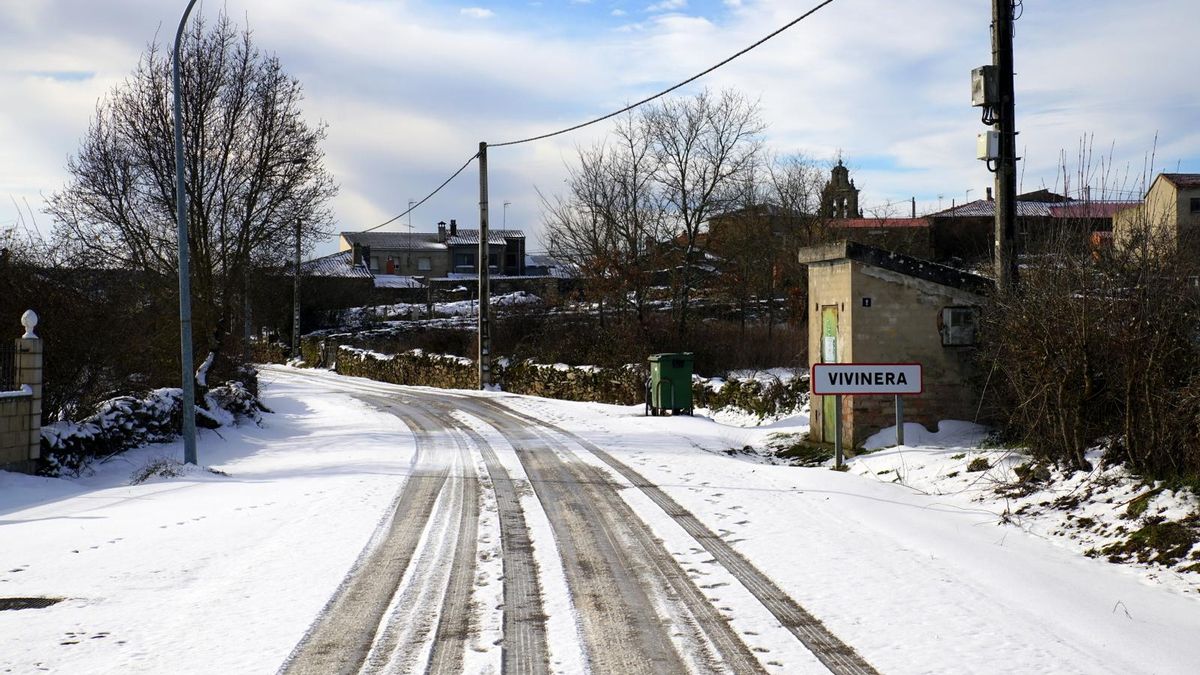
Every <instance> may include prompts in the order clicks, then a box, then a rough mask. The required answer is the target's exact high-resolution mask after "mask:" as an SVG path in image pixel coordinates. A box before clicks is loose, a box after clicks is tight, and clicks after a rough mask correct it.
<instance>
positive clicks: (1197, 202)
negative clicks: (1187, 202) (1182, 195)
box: [1191, 197, 1200, 215]
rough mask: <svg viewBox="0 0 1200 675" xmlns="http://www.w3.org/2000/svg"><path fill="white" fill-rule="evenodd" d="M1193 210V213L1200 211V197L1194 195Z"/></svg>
mask: <svg viewBox="0 0 1200 675" xmlns="http://www.w3.org/2000/svg"><path fill="white" fill-rule="evenodd" d="M1191 210H1192V214H1193V215H1195V214H1197V213H1200V197H1192V199H1191Z"/></svg>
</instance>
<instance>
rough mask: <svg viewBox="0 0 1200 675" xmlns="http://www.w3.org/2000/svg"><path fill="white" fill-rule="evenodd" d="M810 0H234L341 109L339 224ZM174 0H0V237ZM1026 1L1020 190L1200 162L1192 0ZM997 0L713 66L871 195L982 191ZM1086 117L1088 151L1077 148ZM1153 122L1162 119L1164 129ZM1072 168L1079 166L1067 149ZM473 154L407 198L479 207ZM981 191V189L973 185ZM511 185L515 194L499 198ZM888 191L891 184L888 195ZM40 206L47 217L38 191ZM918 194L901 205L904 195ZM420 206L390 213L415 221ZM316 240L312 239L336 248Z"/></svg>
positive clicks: (920, 7) (498, 179) (791, 43)
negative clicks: (985, 75) (1084, 161)
mask: <svg viewBox="0 0 1200 675" xmlns="http://www.w3.org/2000/svg"><path fill="white" fill-rule="evenodd" d="M815 4H816V0H811V2H810V1H801V2H783V1H774V0H741V1H740V2H738V1H734V0H726V1H724V2H722V1H719V0H707V1H704V2H701V1H698V0H687V1H686V2H685V1H683V0H665V1H662V0H660V1H658V2H655V1H654V0H643V1H642V2H633V1H630V0H592V1H591V2H581V1H579V0H576V1H573V2H572V1H567V0H563V1H558V2H553V1H549V0H545V1H542V2H484V1H483V0H469V1H468V2H462V3H453V2H450V3H447V2H419V1H389V0H222V1H221V2H203V3H202V4H201V5H199V6H198V10H197V11H198V12H200V13H202V14H204V15H206V16H210V17H211V16H214V15H215V14H216V12H217V11H218V10H219V9H220V8H221V7H226V8H227V9H228V11H229V12H230V13H231V14H233V15H235V16H236V17H238V19H239V20H240V21H243V22H244V21H246V20H248V21H249V23H250V26H251V27H252V28H253V30H254V31H255V33H256V37H257V40H258V43H259V46H260V47H262V48H264V49H267V50H271V51H274V52H276V53H278V54H279V56H280V58H281V60H282V61H283V63H284V65H285V67H286V68H287V69H288V70H289V72H291V73H292V74H294V75H296V76H297V77H299V78H300V80H301V81H302V82H303V84H304V87H305V92H306V96H307V100H306V104H305V110H306V114H307V115H308V116H309V117H310V119H311V120H313V121H316V120H323V121H325V122H327V123H328V124H329V140H328V142H327V144H326V146H325V149H326V152H327V161H328V166H329V168H330V169H331V170H332V171H333V173H334V174H335V176H336V177H337V179H338V181H339V182H340V184H341V187H342V191H341V194H340V195H339V197H338V198H337V200H336V201H335V203H334V211H335V214H336V217H337V220H338V223H337V226H336V229H342V230H355V229H363V228H365V227H370V226H373V225H376V224H378V223H380V222H382V221H384V220H387V219H388V218H390V217H391V216H394V215H396V214H397V213H399V212H401V211H403V210H404V209H405V208H406V207H407V203H408V201H409V200H410V199H417V198H420V197H422V196H424V195H425V194H426V193H427V192H428V191H429V190H431V189H432V188H433V187H435V186H436V185H437V184H438V183H440V182H441V181H442V180H443V179H444V178H445V177H446V176H447V175H448V174H449V173H450V172H452V171H453V170H454V169H456V168H457V167H458V166H459V165H461V164H462V162H463V161H464V160H465V159H466V158H467V157H469V156H470V155H471V154H473V153H474V152H475V149H476V147H477V145H478V143H479V141H481V140H486V141H489V142H493V143H495V142H500V141H503V140H510V139H512V138H515V137H524V136H527V135H531V134H535V133H540V132H544V131H548V130H552V129H557V128H559V127H562V126H568V125H571V124H574V123H577V122H580V121H583V120H584V119H589V118H591V117H594V116H597V115H600V114H604V113H606V112H609V111H610V110H612V109H615V108H618V107H621V106H622V105H623V104H625V103H627V102H630V101H633V100H637V99H639V98H642V97H643V96H645V95H648V94H650V93H653V92H654V91H656V90H658V89H660V88H662V87H663V86H664V85H667V84H672V83H674V82H676V81H678V80H682V79H684V78H686V77H688V76H690V75H692V74H694V73H695V72H698V71H700V70H702V69H704V68H706V67H708V66H709V65H711V64H713V63H715V62H716V61H718V60H720V59H722V58H724V57H725V56H727V55H729V54H731V53H733V52H734V51H737V50H738V49H740V48H741V47H743V46H745V45H747V44H750V43H751V42H753V41H755V40H757V39H758V38H759V37H761V36H763V35H765V34H766V33H769V32H771V31H772V30H774V29H776V28H777V27H779V26H781V25H783V24H784V23H786V22H788V21H790V20H791V19H792V18H794V17H796V16H798V15H799V14H801V13H803V12H804V11H806V10H807V9H808V8H810V7H812V6H813V5H815ZM185 5H186V2H184V1H182V0H177V1H176V0H172V1H170V2H167V1H164V0H105V1H104V2H95V1H94V0H0V92H3V100H4V101H5V104H4V105H3V106H0V236H2V234H3V231H4V230H6V229H10V228H12V227H14V226H17V225H18V224H20V223H22V222H23V223H25V224H26V225H28V224H29V223H31V222H32V221H36V223H37V225H38V227H39V228H40V229H42V230H43V231H48V230H49V229H50V219H49V216H47V215H45V214H44V213H42V212H41V208H42V204H43V203H44V199H45V197H46V196H48V195H49V194H51V193H53V192H54V191H55V190H57V189H59V188H61V186H62V185H63V183H64V181H65V180H66V173H65V170H64V166H65V164H66V161H67V157H68V156H69V155H70V154H71V153H73V152H74V151H75V149H76V147H77V145H78V143H79V139H80V137H81V136H82V135H83V134H84V132H85V131H86V129H87V125H88V121H89V119H90V117H91V115H92V114H93V112H94V108H95V103H96V101H97V99H98V98H99V97H101V96H103V95H104V94H105V93H106V92H107V91H108V90H110V89H111V88H112V87H113V86H115V85H117V84H118V83H119V82H120V81H121V80H122V79H123V78H124V77H125V76H126V75H127V74H128V73H129V72H130V70H132V68H133V67H134V65H135V63H136V61H137V58H138V55H139V54H140V52H141V51H142V50H143V48H144V47H145V45H146V44H147V43H148V42H149V41H151V40H153V39H155V37H156V35H157V36H158V38H159V39H160V41H161V40H162V39H165V37H167V36H168V35H171V34H173V30H174V26H175V24H176V22H177V21H178V19H179V15H180V13H182V11H183V8H184V6H185ZM1024 5H1025V6H1024V10H1023V11H1024V14H1023V16H1022V17H1021V19H1020V20H1019V21H1018V22H1017V32H1016V42H1015V46H1016V57H1015V61H1016V69H1017V78H1016V86H1017V117H1018V119H1017V126H1018V130H1019V131H1020V132H1021V135H1020V137H1019V139H1018V147H1019V150H1020V152H1021V154H1022V155H1023V157H1024V161H1023V162H1022V166H1021V167H1020V178H1021V181H1022V188H1023V189H1025V190H1032V189H1037V188H1040V187H1043V186H1044V187H1050V188H1052V189H1057V190H1059V191H1062V189H1063V182H1064V181H1063V175H1064V173H1065V174H1066V175H1067V176H1068V177H1069V183H1070V185H1069V189H1070V190H1072V191H1074V190H1075V189H1077V188H1078V187H1079V186H1080V185H1081V184H1083V183H1087V184H1089V185H1091V187H1092V188H1093V190H1092V193H1093V195H1095V194H1097V193H1098V192H1099V191H1100V190H1108V191H1110V192H1115V191H1116V190H1118V189H1119V190H1125V191H1133V192H1136V191H1137V190H1138V189H1139V188H1140V185H1141V180H1142V176H1143V174H1144V173H1145V172H1146V170H1147V166H1148V165H1149V157H1150V155H1151V153H1152V152H1153V159H1154V161H1153V168H1154V169H1156V170H1170V171H1174V170H1180V171H1193V172H1200V125H1197V123H1196V120H1198V119H1200V92H1198V91H1197V90H1196V89H1195V83H1194V76H1195V73H1197V72H1200V50H1197V49H1195V48H1194V46H1193V44H1194V37H1193V33H1194V31H1195V27H1196V26H1198V25H1200V3H1197V2H1195V0H1144V1H1143V2H1138V3H1131V2H1119V1H1117V0H1025V2H1024ZM990 6H991V3H990V0H912V1H908V2H895V1H893V0H835V2H834V3H833V4H831V5H830V6H828V7H826V8H825V9H823V10H821V11H820V12H819V13H817V14H816V15H814V16H813V17H812V18H811V19H809V20H807V21H805V22H802V23H801V24H799V25H797V26H795V27H794V28H792V29H791V30H789V31H787V32H785V33H783V34H782V35H780V36H779V37H777V38H775V39H774V40H772V41H771V42H769V43H767V44H766V45H764V46H763V47H762V48H760V49H758V50H755V51H754V52H751V53H750V54H748V55H746V56H744V57H742V58H741V59H739V60H737V61H735V62H734V63H732V64H730V65H729V66H726V67H725V68H723V69H721V70H719V71H717V72H716V73H713V74H712V75H710V76H708V77H706V78H704V79H703V80H701V81H700V82H699V83H697V85H696V86H695V87H691V88H689V89H687V90H685V92H691V93H694V92H695V91H696V90H697V89H698V88H699V87H703V86H708V87H711V88H722V87H734V88H737V89H739V90H740V91H742V92H743V93H745V94H746V95H747V96H749V97H752V98H757V99H758V100H759V101H760V102H761V108H762V114H763V117H764V119H765V121H766V122H767V124H768V125H769V126H768V130H767V134H766V143H767V145H768V147H769V148H771V149H772V150H774V151H776V152H779V153H793V152H802V153H804V154H805V155H807V156H809V157H812V158H814V159H816V160H818V161H820V162H828V161H830V160H831V159H832V158H834V157H836V156H837V155H838V154H839V153H840V154H841V155H842V156H843V157H844V158H845V160H846V163H847V165H849V166H850V167H851V170H852V176H853V177H854V178H855V179H856V182H857V184H858V185H859V187H860V188H862V191H863V192H862V203H863V205H864V207H865V209H866V210H867V211H868V212H869V213H870V212H877V213H892V212H895V211H897V210H899V209H903V205H902V206H901V207H897V206H894V204H897V203H902V202H905V201H907V200H908V199H909V198H910V197H916V199H917V203H918V211H920V212H927V211H932V210H935V209H937V208H938V207H939V206H949V204H950V201H951V200H956V201H962V200H963V199H966V198H967V197H968V196H969V197H970V198H971V199H975V198H979V197H980V196H982V194H983V192H984V188H985V187H986V186H988V185H990V184H991V178H992V177H991V175H990V174H988V173H987V171H986V170H985V169H984V167H983V165H982V163H980V162H978V161H976V160H975V159H974V152H975V147H974V146H975V135H976V134H977V133H978V132H979V131H980V130H982V126H981V125H980V123H979V116H978V111H977V110H976V109H974V108H971V107H970V105H969V73H970V70H971V68H973V67H975V66H978V65H981V64H984V63H987V62H990V59H991V55H990V45H989V37H988V36H989V32H988V24H989V21H990ZM608 129H609V127H608V126H607V125H604V124H601V125H598V126H595V127H591V128H589V129H586V130H582V131H580V132H576V133H573V134H571V135H568V136H561V137H557V138H555V139H552V140H549V141H545V142H541V143H536V144H530V145H525V146H519V147H516V148H509V149H496V150H494V151H493V152H492V153H491V155H490V163H491V170H492V173H491V176H490V192H491V200H492V203H493V204H492V205H493V223H494V224H499V223H500V222H501V221H502V220H503V219H506V220H507V224H508V225H509V226H510V227H522V228H525V229H527V230H528V231H529V232H530V233H531V236H532V237H533V242H534V243H533V244H532V245H531V248H534V249H536V248H539V245H538V243H537V240H538V236H539V233H540V231H541V212H540V208H539V202H538V196H537V190H539V189H540V190H541V191H542V192H544V193H547V194H554V193H556V192H558V191H560V190H561V188H562V181H563V179H564V177H565V176H566V167H567V166H569V165H570V164H571V163H572V161H573V157H574V154H575V151H576V149H577V148H578V147H581V146H587V145H590V144H592V143H594V142H596V141H597V140H599V139H601V138H602V137H603V136H604V134H605V133H606V132H607V130H608ZM1082 139H1089V143H1090V145H1091V146H1092V147H1093V148H1094V156H1093V157H1092V159H1091V161H1090V162H1089V164H1090V166H1091V169H1090V171H1086V172H1084V173H1083V174H1082V175H1081V172H1080V170H1079V169H1078V165H1079V164H1080V162H1079V154H1080V144H1081V142H1082ZM1156 139H1157V140H1156ZM1064 166H1065V167H1066V170H1065V172H1064V168H1063V167H1064ZM477 181H478V178H477V174H476V173H475V171H474V169H470V170H468V171H467V172H464V174H463V175H462V176H461V177H460V178H459V179H458V180H457V181H455V182H454V183H453V184H451V186H449V187H448V188H447V189H446V190H445V191H444V192H443V193H442V194H439V195H438V196H437V197H435V198H434V199H433V200H431V201H430V202H429V203H427V204H426V205H425V206H423V207H422V208H420V209H418V210H417V211H416V212H415V213H414V214H413V217H412V223H413V228H414V229H416V230H431V229H432V228H433V227H434V225H435V223H436V222H437V221H439V220H449V219H450V218H457V219H458V221H459V222H460V223H463V224H467V225H473V224H475V223H476V222H477V205H476V203H477V201H478V197H477V193H476V189H477V185H478V182H477ZM968 191H970V192H969V193H968ZM504 201H509V202H511V206H509V207H508V209H507V210H506V212H505V210H504V209H503V208H502V203H503V202H504ZM889 204H892V205H893V206H888V205H889ZM31 211H32V216H31V215H30V212H31ZM902 212H906V211H902ZM407 222H408V219H407V218H406V219H404V220H402V221H400V222H398V223H397V224H396V225H394V226H393V227H395V228H397V229H403V228H404V227H405V226H406V225H407ZM335 248H336V245H335V243H334V242H332V241H330V242H324V243H322V244H321V245H320V246H319V247H318V249H317V253H327V252H331V251H332V250H334V249H335Z"/></svg>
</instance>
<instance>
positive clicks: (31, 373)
mask: <svg viewBox="0 0 1200 675" xmlns="http://www.w3.org/2000/svg"><path fill="white" fill-rule="evenodd" d="M37 323H38V315H37V313H36V312H34V311H33V310H32V309H30V310H27V311H26V312H25V313H24V314H22V315H21V325H23V326H25V334H24V335H22V336H21V337H19V338H17V354H16V361H17V363H16V371H17V384H18V385H22V386H28V387H29V389H30V390H31V391H32V393H33V396H32V399H31V401H30V406H29V455H28V456H29V459H30V460H31V461H32V460H35V459H38V458H39V457H41V456H42V339H41V338H39V337H38V336H37V334H36V333H34V329H35V328H37Z"/></svg>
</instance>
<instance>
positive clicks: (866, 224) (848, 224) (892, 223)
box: [829, 218, 929, 229]
mask: <svg viewBox="0 0 1200 675" xmlns="http://www.w3.org/2000/svg"><path fill="white" fill-rule="evenodd" d="M829 227H831V228H835V229H841V228H853V229H873V228H879V229H892V228H904V227H929V219H928V218H841V219H834V220H831V221H829Z"/></svg>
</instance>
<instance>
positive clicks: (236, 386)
mask: <svg viewBox="0 0 1200 675" xmlns="http://www.w3.org/2000/svg"><path fill="white" fill-rule="evenodd" d="M204 401H205V404H206V406H207V409H206V408H205V407H197V408H196V423H197V425H199V426H204V427H209V428H215V427H218V426H227V425H232V424H237V423H239V422H240V421H241V420H244V419H251V420H255V421H257V420H258V416H259V412H260V411H264V410H266V408H264V407H263V406H262V404H260V403H259V402H258V399H257V398H256V397H255V396H254V394H252V393H251V392H250V390H249V389H248V388H247V387H246V386H245V385H244V384H242V383H241V382H227V383H225V384H223V385H221V386H219V387H214V388H213V389H210V390H209V391H208V393H207V394H206V395H205V397H204ZM182 425H183V390H182V389H179V388H163V389H154V390H152V391H150V392H149V393H148V394H146V395H145V396H144V397H140V398H139V397H137V396H118V397H116V398H111V399H108V400H107V401H104V402H102V403H100V404H99V405H98V406H96V411H95V412H94V413H92V414H91V415H90V416H89V417H87V418H86V419H83V420H80V421H78V422H73V421H69V420H64V421H59V422H54V423H52V424H49V425H46V426H43V427H42V466H41V469H40V471H41V473H43V474H46V475H50V476H57V475H61V474H63V473H67V474H74V475H78V474H79V473H80V472H81V471H83V470H84V469H86V468H87V466H88V464H90V463H91V462H92V461H94V460H95V459H97V458H101V457H106V456H109V455H114V454H117V453H119V452H123V451H125V450H128V449H130V448H134V447H137V446H139V445H144V444H146V443H163V442H167V441H170V440H173V439H174V438H175V437H176V436H178V435H179V433H180V430H181V428H182Z"/></svg>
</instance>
